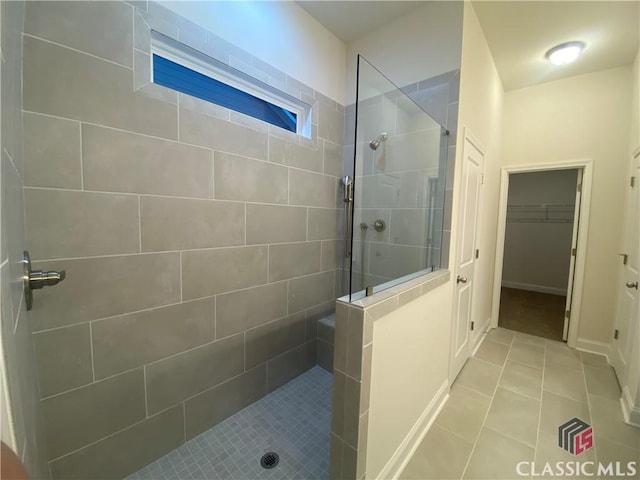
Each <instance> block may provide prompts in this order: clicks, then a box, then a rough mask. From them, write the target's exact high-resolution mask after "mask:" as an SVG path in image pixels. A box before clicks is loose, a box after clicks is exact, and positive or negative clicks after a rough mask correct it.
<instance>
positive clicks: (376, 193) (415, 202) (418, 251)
mask: <svg viewBox="0 0 640 480" xmlns="http://www.w3.org/2000/svg"><path fill="white" fill-rule="evenodd" d="M446 151H447V137H446V130H445V129H444V128H443V127H442V126H441V125H440V124H439V123H438V122H436V121H435V120H434V119H433V118H432V117H430V116H429V115H428V114H427V113H426V112H425V111H424V110H423V109H422V108H420V107H419V106H418V105H417V104H416V103H415V102H414V101H413V100H411V98H409V97H408V96H407V95H406V94H405V93H404V92H403V91H402V90H401V89H399V88H398V87H396V86H395V85H394V84H393V83H392V82H391V81H389V80H388V79H387V78H386V77H385V76H384V75H382V74H381V73H380V72H379V71H378V70H377V69H376V68H375V67H373V66H372V65H371V64H370V63H369V62H368V61H367V60H366V59H365V58H363V57H362V56H359V57H358V85H357V96H356V134H355V158H354V162H355V168H354V172H355V191H354V205H353V235H352V242H353V243H352V255H351V289H350V294H351V296H350V298H351V300H356V299H358V298H361V297H362V296H363V295H364V290H365V289H366V288H367V287H373V291H374V292H377V291H380V290H382V289H385V288H388V287H390V286H393V285H395V284H397V283H399V282H401V281H405V280H408V279H409V278H412V277H414V276H417V275H420V274H423V273H427V272H430V271H433V270H436V269H438V268H440V264H441V261H440V256H441V245H442V230H443V229H442V226H443V225H442V223H443V205H444V191H445V171H446V165H445V162H446Z"/></svg>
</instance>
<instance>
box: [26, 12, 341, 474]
mask: <svg viewBox="0 0 640 480" xmlns="http://www.w3.org/2000/svg"><path fill="white" fill-rule="evenodd" d="M150 29H153V30H157V31H159V32H160V33H163V34H165V35H168V36H170V37H172V38H176V39H178V40H179V41H181V42H184V43H186V44H188V45H190V46H192V47H193V48H196V49H198V50H200V51H203V52H204V53H206V54H208V55H211V56H214V57H216V58H218V59H219V60H221V61H223V62H225V63H228V64H230V65H232V66H234V67H236V68H239V69H242V70H244V71H246V72H247V73H250V74H252V75H254V76H258V77H259V78H260V79H261V80H263V81H266V82H269V83H270V84H272V85H274V86H277V87H279V88H282V89H284V90H285V91H286V92H287V93H289V94H291V95H294V96H296V97H298V98H300V99H302V100H303V101H306V102H308V103H310V104H312V106H313V135H312V138H311V139H306V138H301V137H298V136H296V135H294V134H291V133H289V132H285V131H284V130H280V129H278V128H275V127H272V126H267V124H265V123H262V122H260V121H257V120H254V119H252V118H249V117H246V116H243V115H240V114H237V113H235V112H232V111H229V110H226V109H223V108H220V107H217V106H215V105H210V104H207V103H205V102H202V101H199V100H196V99H194V98H191V97H188V96H186V95H182V94H177V93H176V92H173V91H170V90H167V89H165V88H162V87H159V86H157V85H153V84H150V83H149V78H150V72H149V65H150V63H149V61H150V58H149V52H150V49H149V42H150V34H149V31H150ZM25 30H26V34H25V37H24V45H25V56H24V130H25V184H26V190H25V198H26V211H27V218H26V224H27V237H28V245H29V248H30V249H31V253H32V257H33V259H34V261H35V265H36V267H37V268H46V269H66V270H67V279H66V280H65V282H64V283H62V284H60V285H59V286H57V287H56V288H55V289H50V290H43V291H41V292H38V294H37V297H36V305H35V307H34V310H33V329H34V332H35V333H34V339H35V344H36V352H37V357H38V361H39V362H38V363H39V377H40V382H41V385H42V396H43V399H42V406H43V409H44V416H45V422H46V427H47V442H46V444H47V446H48V447H49V460H50V466H51V470H52V474H53V477H54V478H114V477H118V476H124V475H126V474H128V473H131V472H133V471H135V470H137V469H139V468H140V467H142V466H144V465H145V464H147V463H149V462H151V461H153V460H155V459H156V458H158V457H160V456H162V455H164V454H166V453H167V452H168V451H170V450H172V449H174V448H176V447H177V446H179V445H180V444H182V443H184V442H185V440H188V439H190V438H192V437H194V436H196V435H198V434H200V433H202V432H203V431H205V430H207V429H208V428H210V427H212V426H213V425H215V424H217V423H219V422H220V421H222V420H224V419H225V418H226V417H228V416H229V415H231V414H233V413H235V412H236V411H238V410H240V409H241V408H243V407H245V406H247V405H249V404H250V403H252V402H254V401H256V400H257V399H259V398H261V397H262V396H264V395H265V394H266V393H267V392H270V391H272V390H274V389H276V388H278V387H279V386H281V385H283V384H284V383H286V382H287V381H289V380H290V379H292V378H293V377H295V376H296V375H298V374H300V373H302V372H303V371H305V370H307V369H308V368H310V367H312V366H313V365H315V363H316V336H317V333H316V321H317V318H319V317H320V316H323V315H326V314H328V313H331V312H332V311H333V308H334V298H335V296H336V290H337V289H338V286H337V285H336V284H337V283H339V282H337V281H336V276H337V275H336V268H337V261H338V257H337V250H338V228H337V225H338V207H339V206H340V207H341V204H340V203H339V202H338V198H339V196H340V192H339V189H338V185H339V176H340V175H341V174H342V155H341V152H342V144H343V137H342V132H343V125H344V109H343V107H342V106H341V105H338V104H337V103H336V102H334V101H332V100H330V99H328V98H326V97H323V96H322V95H320V94H318V93H316V92H314V91H313V90H311V89H310V88H308V87H306V86H304V85H302V84H300V83H299V82H297V81H295V80H294V79H292V78H290V77H288V76H287V75H285V74H283V73H282V72H279V71H276V70H275V69H273V68H272V67H270V66H269V65H265V64H263V63H262V62H260V61H259V60H258V59H256V58H253V57H251V56H250V55H248V54H247V53H245V52H243V51H241V50H239V49H238V48H236V47H235V46H233V45H231V44H228V43H226V42H225V41H224V40H222V39H220V38H218V37H216V36H215V35H213V34H212V33H211V32H206V31H204V30H202V29H200V28H199V27H197V26H196V25H194V24H191V23H189V22H187V21H186V20H184V19H182V18H180V17H178V16H176V15H175V14H173V13H171V12H169V11H167V10H166V9H164V8H163V7H161V6H159V5H158V4H156V3H153V2H150V3H148V4H147V3H146V2H139V3H138V2H136V3H135V6H132V5H130V4H127V3H124V2H69V3H66V2H42V3H39V2H28V4H27V8H26V24H25Z"/></svg>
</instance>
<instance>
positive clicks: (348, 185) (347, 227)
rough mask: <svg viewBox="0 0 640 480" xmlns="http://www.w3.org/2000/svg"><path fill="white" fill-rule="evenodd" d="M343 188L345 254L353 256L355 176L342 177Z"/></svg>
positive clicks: (346, 256)
mask: <svg viewBox="0 0 640 480" xmlns="http://www.w3.org/2000/svg"><path fill="white" fill-rule="evenodd" d="M342 189H343V193H344V256H345V258H349V257H350V256H351V228H352V223H353V219H352V218H351V215H352V211H353V178H352V177H350V176H349V175H345V176H344V177H342Z"/></svg>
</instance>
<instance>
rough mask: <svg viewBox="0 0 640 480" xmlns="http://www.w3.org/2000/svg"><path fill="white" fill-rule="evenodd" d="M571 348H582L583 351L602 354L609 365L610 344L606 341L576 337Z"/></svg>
mask: <svg viewBox="0 0 640 480" xmlns="http://www.w3.org/2000/svg"><path fill="white" fill-rule="evenodd" d="M573 348H575V349H576V350H582V351H583V352H589V353H595V354H598V355H604V356H605V357H607V363H609V365H611V346H610V345H609V344H608V343H604V342H596V341H594V340H586V339H584V338H578V339H577V340H576V344H575V345H573Z"/></svg>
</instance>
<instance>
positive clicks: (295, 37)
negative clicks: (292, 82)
mask: <svg viewBox="0 0 640 480" xmlns="http://www.w3.org/2000/svg"><path fill="white" fill-rule="evenodd" d="M161 3H162V5H164V6H165V7H167V8H169V9H170V10H173V11H174V12H176V13H178V14H179V15H182V16H183V17H185V18H187V19H189V20H191V21H192V22H194V23H196V24H198V25H200V26H201V27H203V28H205V29H207V30H209V31H211V32H213V33H214V34H216V35H218V36H220V37H222V38H223V39H225V40H226V41H228V42H230V43H233V44H234V45H236V46H238V47H240V48H242V49H243V50H245V51H247V52H248V53H250V54H251V55H254V56H256V57H258V58H260V59H261V60H263V61H265V62H267V63H269V64H270V65H272V66H274V67H275V68H277V69H279V70H281V71H283V72H284V73H286V74H288V75H290V76H291V77H293V78H295V79H296V80H299V81H301V82H302V83H304V84H306V85H308V86H309V87H311V88H313V89H315V90H317V91H319V92H320V93H323V94H324V95H326V96H328V97H329V98H332V99H333V100H336V101H337V102H338V103H340V104H342V105H344V82H345V45H344V43H343V42H342V41H341V40H340V39H338V38H337V37H336V36H335V35H334V34H333V33H331V32H330V31H329V30H327V29H326V28H325V27H323V26H322V25H321V24H320V23H318V21H317V20H315V19H314V18H313V17H312V16H311V15H309V14H308V13H307V12H306V11H305V10H304V9H302V8H301V7H300V6H298V5H297V4H296V3H295V2H292V1H241V2H240V1H235V2H234V1H208V2H203V1H170V2H164V1H162V2H161Z"/></svg>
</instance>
